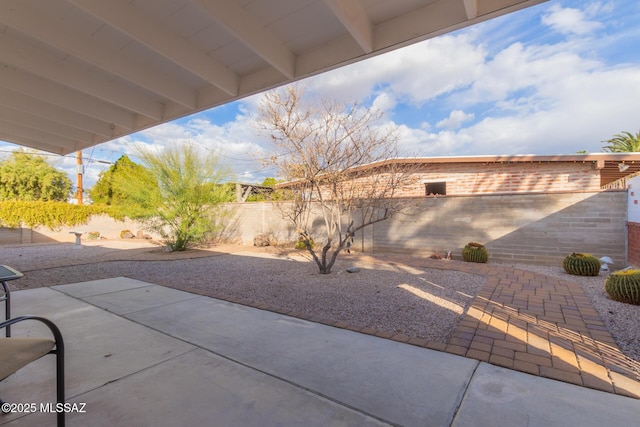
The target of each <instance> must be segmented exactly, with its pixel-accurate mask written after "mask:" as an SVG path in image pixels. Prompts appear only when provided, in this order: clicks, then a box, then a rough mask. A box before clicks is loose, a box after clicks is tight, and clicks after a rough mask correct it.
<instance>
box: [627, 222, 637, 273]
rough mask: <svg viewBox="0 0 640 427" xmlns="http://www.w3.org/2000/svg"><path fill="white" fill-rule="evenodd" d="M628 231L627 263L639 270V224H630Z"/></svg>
mask: <svg viewBox="0 0 640 427" xmlns="http://www.w3.org/2000/svg"><path fill="white" fill-rule="evenodd" d="M627 227H628V230H629V260H628V263H629V264H631V265H633V266H635V267H636V268H640V223H637V222H630V223H628V224H627Z"/></svg>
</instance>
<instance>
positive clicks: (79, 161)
mask: <svg viewBox="0 0 640 427" xmlns="http://www.w3.org/2000/svg"><path fill="white" fill-rule="evenodd" d="M76 167H77V172H78V174H77V178H78V180H77V183H78V205H82V172H83V167H82V150H79V151H76Z"/></svg>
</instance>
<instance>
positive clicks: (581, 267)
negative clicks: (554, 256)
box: [562, 252, 600, 276]
mask: <svg viewBox="0 0 640 427" xmlns="http://www.w3.org/2000/svg"><path fill="white" fill-rule="evenodd" d="M562 267H563V268H564V271H566V272H567V273H569V274H574V275H576V276H597V275H598V273H600V260H599V259H598V258H596V257H594V256H593V255H589V254H580V253H576V252H574V253H572V254H571V255H567V256H566V257H565V259H564V261H562Z"/></svg>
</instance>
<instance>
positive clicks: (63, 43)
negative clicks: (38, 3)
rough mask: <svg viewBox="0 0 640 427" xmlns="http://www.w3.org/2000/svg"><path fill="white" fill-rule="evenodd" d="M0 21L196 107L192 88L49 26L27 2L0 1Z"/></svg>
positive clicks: (64, 28) (83, 37) (66, 30)
mask: <svg viewBox="0 0 640 427" xmlns="http://www.w3.org/2000/svg"><path fill="white" fill-rule="evenodd" d="M0 22H2V23H4V24H5V25H7V26H9V27H11V28H14V29H16V30H18V31H21V32H23V33H25V34H29V36H31V37H33V38H36V39H38V40H39V41H40V42H42V43H44V44H47V45H49V46H54V47H56V48H57V49H60V50H62V51H64V52H67V53H69V54H71V55H72V56H75V57H77V58H80V59H82V60H83V61H85V62H88V63H90V64H93V65H95V66H97V67H99V68H101V69H103V70H105V71H107V72H109V73H111V74H114V75H115V76H117V77H119V78H122V79H126V80H128V81H129V82H131V83H133V84H135V85H138V86H140V87H143V88H146V89H147V90H150V91H152V92H155V93H157V94H159V95H160V96H163V97H165V98H167V99H170V100H172V101H174V102H177V103H179V104H182V105H184V106H185V107H188V108H195V104H196V91H195V90H193V89H191V88H188V87H186V86H183V85H181V84H180V83H179V82H177V81H176V80H175V79H172V78H171V77H170V76H166V75H163V74H160V73H158V70H156V69H153V68H150V67H147V66H145V65H143V64H142V63H138V62H136V61H135V60H132V59H131V58H124V57H123V56H122V55H121V54H120V52H119V51H117V50H115V49H112V48H109V47H107V46H103V45H99V44H98V43H96V42H95V40H92V39H91V37H87V35H86V34H82V33H78V32H75V31H73V30H72V29H71V28H70V27H68V26H64V25H52V23H51V21H50V20H49V19H48V18H47V17H46V16H44V15H43V14H42V13H40V12H39V11H37V10H34V9H31V8H29V7H28V5H27V3H26V2H22V1H20V0H2V1H0Z"/></svg>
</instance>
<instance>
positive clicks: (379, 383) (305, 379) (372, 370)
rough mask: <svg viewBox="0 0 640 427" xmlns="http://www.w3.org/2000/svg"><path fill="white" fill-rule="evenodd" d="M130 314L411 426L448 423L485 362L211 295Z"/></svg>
mask: <svg viewBox="0 0 640 427" xmlns="http://www.w3.org/2000/svg"><path fill="white" fill-rule="evenodd" d="M127 317H129V318H131V319H133V320H135V321H136V322H139V323H142V324H145V325H148V326H150V327H152V328H154V329H156V330H159V331H162V332H165V333H167V334H170V335H172V336H175V337H178V338H180V339H183V340H185V341H187V342H190V343H193V344H195V345H197V346H201V347H203V348H206V349H208V350H211V351H213V352H215V353H217V354H220V355H223V356H224V357H227V358H230V359H232V360H234V361H237V362H239V363H242V364H244V365H247V366H251V367H253V368H255V369H258V370H260V371H263V372H267V373H269V374H272V375H274V376H276V377H278V378H282V379H284V380H286V381H288V382H291V383H294V384H297V385H299V386H300V387H303V388H305V389H310V390H314V391H315V392H317V393H319V394H321V395H324V396H329V397H330V398H331V399H333V400H336V401H339V402H342V403H343V404H345V405H347V406H350V407H353V408H358V409H359V410H360V411H362V412H364V413H367V414H372V415H374V416H375V417H378V418H380V419H384V420H387V421H389V422H391V423H395V424H399V425H405V426H414V425H415V426H424V425H434V426H436V425H437V426H440V425H449V424H450V423H451V421H452V419H453V416H454V414H455V411H456V409H457V407H458V405H459V403H460V401H461V399H462V396H463V394H464V392H465V389H466V387H467V384H468V381H469V378H470V377H471V375H472V374H473V371H474V369H475V368H476V366H477V365H478V363H479V362H477V361H475V360H471V359H465V358H462V357H457V356H454V355H450V354H446V353H440V352H436V351H432V350H428V349H424V348H419V347H414V346H410V345H405V344H401V343H397V342H394V341H390V340H385V339H381V338H377V337H373V336H369V335H364V334H359V333H356V332H352V331H348V330H344V329H338V328H333V327H330V326H326V325H322V324H317V323H313V322H308V321H304V320H300V319H296V318H291V317H288V316H284V315H279V314H277V313H272V312H268V311H263V310H258V309H255V308H251V307H245V306H241V305H237V304H232V303H228V302H224V301H219V300H214V299H212V298H207V297H201V298H197V299H190V300H188V301H181V302H178V303H175V304H171V305H167V306H163V307H158V308H154V309H151V310H146V311H139V312H136V313H132V314H130V315H128V316H127Z"/></svg>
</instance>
